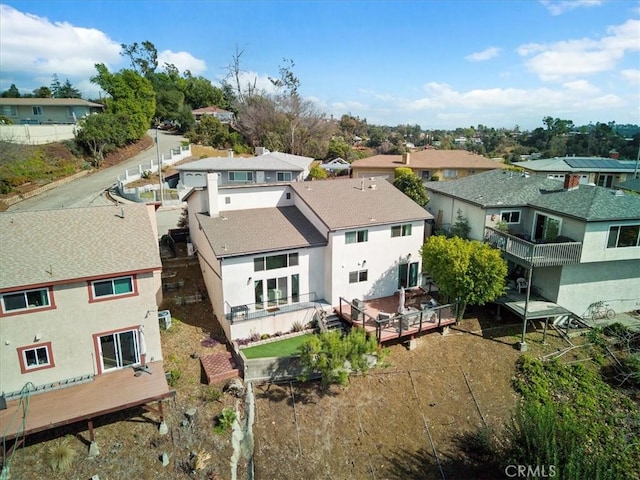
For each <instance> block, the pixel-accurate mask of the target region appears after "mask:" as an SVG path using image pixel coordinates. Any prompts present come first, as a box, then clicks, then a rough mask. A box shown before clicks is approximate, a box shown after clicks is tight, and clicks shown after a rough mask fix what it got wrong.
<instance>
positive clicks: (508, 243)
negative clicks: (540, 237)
mask: <svg viewBox="0 0 640 480" xmlns="http://www.w3.org/2000/svg"><path fill="white" fill-rule="evenodd" d="M484 230H485V233H484V240H485V242H486V243H488V244H489V245H491V246H493V247H495V248H497V249H499V250H502V251H503V252H504V253H506V254H507V255H508V256H510V257H512V258H515V259H516V260H519V261H520V262H524V263H525V264H526V265H527V266H532V267H553V266H557V265H572V264H576V263H580V256H581V254H582V242H553V243H534V242H530V241H528V240H524V239H522V238H519V237H516V236H515V235H511V234H509V233H505V232H501V231H499V230H496V229H495V228H491V227H485V229H484Z"/></svg>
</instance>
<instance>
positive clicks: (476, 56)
mask: <svg viewBox="0 0 640 480" xmlns="http://www.w3.org/2000/svg"><path fill="white" fill-rule="evenodd" d="M499 53H500V49H499V48H496V47H489V48H485V49H484V50H482V51H481V52H475V53H472V54H470V55H467V56H466V57H464V58H465V59H466V60H469V61H470V62H483V61H485V60H490V59H492V58H494V57H496V56H497V55H498V54H499Z"/></svg>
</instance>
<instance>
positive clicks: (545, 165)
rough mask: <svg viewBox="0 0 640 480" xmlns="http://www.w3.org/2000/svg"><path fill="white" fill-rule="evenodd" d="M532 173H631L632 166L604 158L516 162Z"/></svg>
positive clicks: (566, 158)
mask: <svg viewBox="0 0 640 480" xmlns="http://www.w3.org/2000/svg"><path fill="white" fill-rule="evenodd" d="M516 165H517V166H518V167H522V168H524V169H526V170H531V171H532V172H576V173H577V172H594V171H602V170H605V171H610V170H611V171H620V172H622V171H627V172H629V171H633V166H631V165H628V164H626V163H623V162H620V161H619V160H616V159H614V158H606V157H554V158H541V159H539V160H529V161H527V162H518V163H517V164H516Z"/></svg>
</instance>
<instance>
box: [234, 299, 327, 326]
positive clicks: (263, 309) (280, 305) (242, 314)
mask: <svg viewBox="0 0 640 480" xmlns="http://www.w3.org/2000/svg"><path fill="white" fill-rule="evenodd" d="M319 303H326V302H325V301H324V300H323V299H320V298H318V296H317V295H316V292H309V293H302V294H299V295H294V296H291V297H285V298H279V299H275V298H274V299H271V300H268V301H265V302H258V303H246V304H242V305H231V304H229V303H228V302H224V309H225V318H226V319H227V320H228V321H229V323H238V322H242V321H245V320H253V319H255V318H261V317H268V316H269V315H278V314H281V313H286V312H296V311H299V310H306V309H308V308H314V307H316V306H317V305H318V304H319Z"/></svg>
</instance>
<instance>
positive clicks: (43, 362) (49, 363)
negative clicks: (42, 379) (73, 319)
mask: <svg viewBox="0 0 640 480" xmlns="http://www.w3.org/2000/svg"><path fill="white" fill-rule="evenodd" d="M18 356H19V361H20V370H21V371H22V373H27V372H33V371H35V370H42V369H45V368H53V367H55V364H54V363H53V355H52V354H51V342H47V343H41V344H38V345H30V346H28V347H22V348H18Z"/></svg>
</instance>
